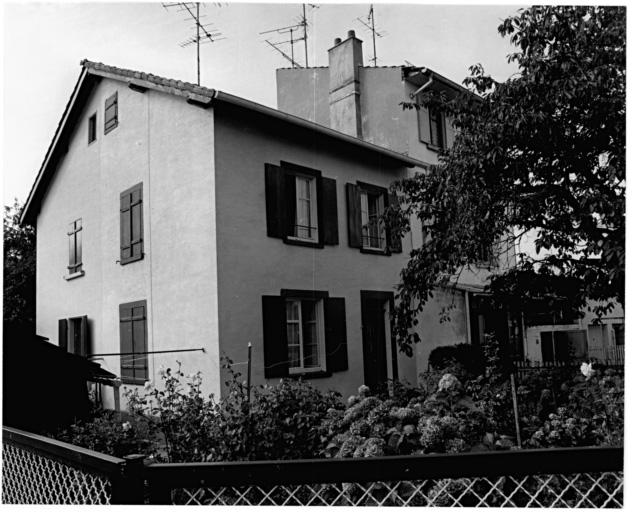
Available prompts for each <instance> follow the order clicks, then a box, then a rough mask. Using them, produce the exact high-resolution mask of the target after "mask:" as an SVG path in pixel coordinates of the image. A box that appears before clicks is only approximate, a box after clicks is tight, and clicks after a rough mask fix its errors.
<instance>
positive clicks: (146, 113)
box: [22, 61, 419, 407]
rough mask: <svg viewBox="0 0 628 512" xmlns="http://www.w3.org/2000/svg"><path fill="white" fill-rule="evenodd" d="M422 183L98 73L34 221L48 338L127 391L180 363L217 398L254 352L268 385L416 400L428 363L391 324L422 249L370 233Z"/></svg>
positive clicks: (402, 158) (388, 165)
mask: <svg viewBox="0 0 628 512" xmlns="http://www.w3.org/2000/svg"><path fill="white" fill-rule="evenodd" d="M417 165H418V162H417V160H416V159H414V158H411V157H409V156H406V155H402V154H400V153H397V152H395V151H393V150H390V149H386V148H383V147H381V146H378V145H375V144H373V143H370V142H367V141H365V140H363V139H360V138H356V137H353V136H350V135H347V134H345V133H342V132H339V131H337V130H334V129H332V128H328V127H324V126H321V125H319V124H315V123H313V122H311V121H308V120H304V119H301V118H298V117H295V116H292V115H289V114H286V113H283V112H279V111H277V110H274V109H271V108H268V107H264V106H262V105H259V104H256V103H253V102H250V101H247V100H244V99H241V98H238V97H235V96H231V95H229V94H226V93H224V92H221V91H217V90H213V89H208V88H204V87H199V86H195V85H192V84H189V83H184V82H180V81H176V80H169V79H164V78H161V77H157V76H154V75H150V74H146V73H140V72H136V71H132V70H126V69H120V68H115V67H111V66H107V65H104V64H100V63H94V62H90V61H83V62H82V63H81V73H80V77H79V79H78V82H77V84H76V87H75V89H74V91H73V92H72V94H71V97H70V100H69V102H68V105H67V107H66V110H65V112H64V114H63V117H62V119H61V121H60V123H59V126H58V128H57V131H56V133H55V135H54V138H53V140H52V143H51V145H50V148H49V150H48V152H47V154H46V156H45V159H44V162H43V164H42V167H41V169H40V171H39V174H38V176H37V178H36V181H35V184H34V185H33V188H32V190H31V192H30V195H29V197H28V199H27V202H26V206H25V209H24V212H23V216H22V222H23V223H28V224H32V225H34V226H36V230H37V258H38V261H37V333H38V334H40V335H42V336H45V337H47V338H49V339H50V340H51V341H53V342H56V343H58V344H59V345H61V346H64V347H66V348H67V350H68V351H70V352H74V353H79V354H82V355H85V356H87V357H90V359H92V360H95V361H97V362H98V363H99V364H101V365H102V367H103V368H105V369H106V370H108V371H110V372H112V373H114V374H116V375H119V376H120V377H121V379H122V381H123V383H124V385H125V386H128V387H132V386H140V385H143V384H144V382H145V381H146V380H155V379H157V378H158V375H157V372H158V368H159V366H160V365H163V366H166V367H175V365H176V363H175V361H180V362H181V364H182V370H183V371H184V372H185V373H192V372H196V371H201V372H202V374H203V379H204V385H203V391H204V392H207V393H209V392H214V393H216V394H219V393H221V387H222V388H223V390H224V381H225V378H224V377H225V376H224V374H221V369H220V358H221V355H222V354H223V353H224V354H226V355H228V356H229V357H230V358H231V359H232V360H234V361H235V362H236V363H238V364H242V363H243V362H245V361H246V360H247V350H248V349H247V346H248V344H249V343H251V345H252V379H251V380H252V383H253V384H260V383H263V382H271V383H272V382H276V380H275V379H279V378H281V377H287V376H299V375H302V376H304V377H305V378H310V379H316V383H317V385H319V386H320V387H321V388H323V389H325V388H335V389H337V390H339V391H341V392H342V393H344V394H345V395H348V394H351V393H354V392H355V390H356V389H357V387H358V386H359V385H361V384H363V383H366V384H368V385H371V386H376V385H377V384H378V383H380V382H382V381H383V380H385V379H386V378H392V377H399V378H405V379H408V380H409V381H410V382H416V375H417V372H418V370H419V367H418V366H417V365H418V363H417V361H418V360H419V356H416V355H415V357H413V358H409V357H407V356H405V355H403V356H402V355H400V354H398V352H397V348H396V344H395V343H394V340H392V339H391V334H390V333H391V326H390V322H389V319H388V317H387V316H386V311H387V310H388V309H389V308H390V306H391V303H392V301H393V290H394V288H393V287H394V285H395V284H396V283H397V282H398V277H399V271H400V269H401V268H402V266H403V265H404V262H405V261H406V259H407V254H408V252H409V251H410V249H411V243H410V240H406V239H404V240H402V241H394V240H391V239H390V237H389V236H387V233H386V232H385V230H384V229H383V228H382V227H380V226H371V225H369V220H370V219H372V218H374V217H375V216H376V215H377V214H379V213H380V212H381V210H382V209H383V208H384V207H385V206H386V205H387V204H389V202H390V201H394V200H395V198H394V197H392V196H390V195H389V193H388V190H387V188H388V186H389V184H390V183H391V181H393V180H394V179H397V178H400V177H404V176H407V175H408V173H409V172H411V169H412V168H414V167H416V166H417ZM245 368H246V367H245V366H242V367H239V368H238V370H243V369H245ZM243 373H246V372H243ZM103 401H104V405H105V406H106V407H113V405H114V404H113V396H112V394H111V393H110V394H107V392H105V393H104V396H103Z"/></svg>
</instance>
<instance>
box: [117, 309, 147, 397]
mask: <svg viewBox="0 0 628 512" xmlns="http://www.w3.org/2000/svg"><path fill="white" fill-rule="evenodd" d="M140 307H142V308H144V314H143V315H142V317H135V316H134V315H133V309H135V308H140ZM129 309H130V310H131V316H130V317H126V316H125V317H123V316H122V312H123V310H129ZM136 321H141V322H143V324H144V326H143V332H144V338H143V340H141V347H140V348H142V349H143V350H137V351H136V350H134V349H135V343H136V340H135V338H134V333H135V331H134V329H133V322H136ZM118 322H119V324H120V340H119V343H120V380H122V382H123V383H125V384H140V385H143V384H144V383H145V382H146V381H147V380H149V365H148V354H147V353H146V352H148V309H147V301H146V300H138V301H134V302H125V303H123V304H120V306H119V316H118ZM127 322H131V346H132V348H133V350H132V352H125V351H124V348H123V343H124V341H123V336H124V332H123V329H124V324H125V323H127ZM142 352H143V353H144V354H142V355H143V357H141V358H139V360H143V361H144V362H145V364H144V365H140V364H137V362H138V358H137V357H135V355H136V354H141V353H142ZM124 354H128V355H131V356H132V359H131V364H130V365H128V364H127V363H126V362H125V361H124V359H123V358H124V357H125V356H124ZM124 365H127V367H126V368H124ZM129 369H131V370H133V377H130V376H127V375H123V373H124V372H123V370H129ZM136 370H142V371H144V374H145V377H141V376H140V377H136V376H135V372H136Z"/></svg>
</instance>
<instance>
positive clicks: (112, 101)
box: [105, 92, 118, 135]
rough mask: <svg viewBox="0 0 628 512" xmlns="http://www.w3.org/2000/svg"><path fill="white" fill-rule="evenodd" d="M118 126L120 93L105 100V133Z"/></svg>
mask: <svg viewBox="0 0 628 512" xmlns="http://www.w3.org/2000/svg"><path fill="white" fill-rule="evenodd" d="M116 126H118V93H117V92H115V93H114V94H113V96H110V97H109V98H107V99H106V100H105V135H107V134H108V133H109V132H110V131H111V130H113V129H114V128H115V127H116Z"/></svg>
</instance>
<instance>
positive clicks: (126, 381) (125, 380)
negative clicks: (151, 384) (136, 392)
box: [120, 377, 148, 386]
mask: <svg viewBox="0 0 628 512" xmlns="http://www.w3.org/2000/svg"><path fill="white" fill-rule="evenodd" d="M120 380H121V381H122V384H132V385H134V386H143V385H144V384H146V382H147V381H148V379H136V378H134V377H121V378H120Z"/></svg>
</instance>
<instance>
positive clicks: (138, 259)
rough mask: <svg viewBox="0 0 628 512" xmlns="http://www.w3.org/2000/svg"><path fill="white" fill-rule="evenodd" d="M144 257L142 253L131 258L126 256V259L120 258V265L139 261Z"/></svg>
mask: <svg viewBox="0 0 628 512" xmlns="http://www.w3.org/2000/svg"><path fill="white" fill-rule="evenodd" d="M143 259H144V253H142V254H140V255H138V256H134V257H132V258H128V259H126V260H120V265H127V264H129V263H133V262H134V261H140V260H143Z"/></svg>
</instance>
